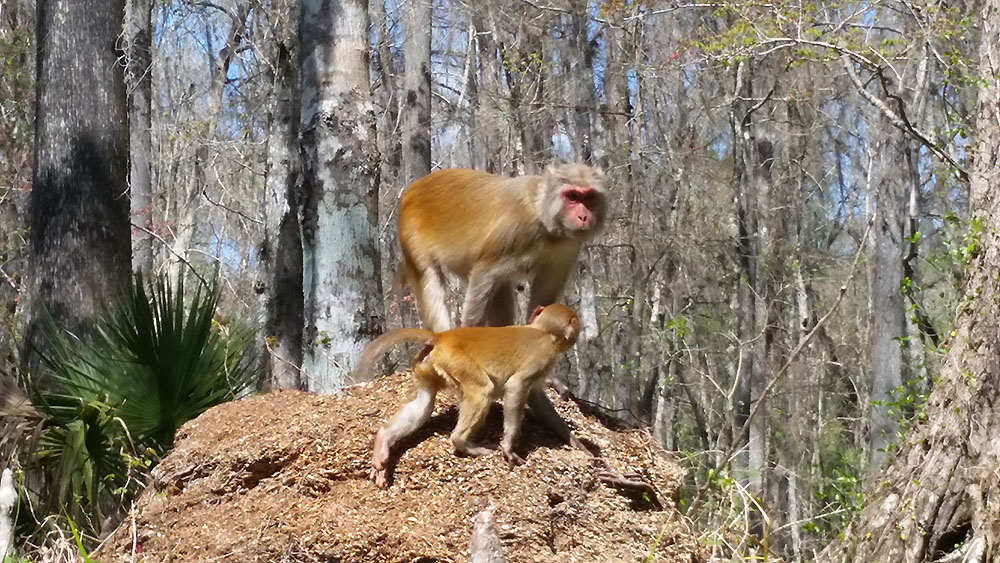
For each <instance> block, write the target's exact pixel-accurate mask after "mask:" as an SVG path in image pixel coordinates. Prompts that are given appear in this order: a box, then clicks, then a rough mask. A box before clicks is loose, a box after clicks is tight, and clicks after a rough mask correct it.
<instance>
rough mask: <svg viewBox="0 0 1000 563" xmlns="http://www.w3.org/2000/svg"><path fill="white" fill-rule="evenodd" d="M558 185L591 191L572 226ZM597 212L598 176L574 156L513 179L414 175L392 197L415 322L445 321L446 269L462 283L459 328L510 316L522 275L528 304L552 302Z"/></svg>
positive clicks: (438, 325) (466, 173)
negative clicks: (583, 217) (396, 199)
mask: <svg viewBox="0 0 1000 563" xmlns="http://www.w3.org/2000/svg"><path fill="white" fill-rule="evenodd" d="M566 185H573V186H580V187H586V188H589V189H592V190H593V191H594V193H595V199H594V200H593V202H592V203H588V204H587V209H588V211H589V212H590V218H589V222H588V223H587V224H585V225H576V224H573V221H572V219H573V217H571V216H570V215H571V213H570V212H569V210H568V208H567V202H566V201H564V199H563V197H562V195H561V190H562V188H563V187H564V186H566ZM606 214H607V201H606V197H605V195H604V176H603V174H601V172H600V171H599V170H596V169H593V168H590V167H589V166H585V165H582V164H564V165H560V166H554V167H549V168H548V169H547V170H546V171H545V173H544V174H542V175H539V176H520V177H517V178H505V177H502V176H497V175H494V174H489V173H486V172H480V171H476V170H467V169H450V170H439V171H436V172H432V173H431V174H428V175H427V176H424V177H423V178H420V179H418V180H417V181H415V182H413V184H411V185H410V186H409V187H408V188H407V189H406V190H405V191H404V193H403V196H402V198H401V199H400V208H399V240H400V245H401V247H402V259H403V265H402V268H401V271H402V273H403V276H404V279H405V281H406V282H407V283H408V284H409V286H410V287H411V289H412V290H413V292H414V295H415V297H416V300H417V305H418V307H419V308H420V316H421V319H422V320H423V321H424V325H425V326H426V327H427V328H429V329H431V330H434V331H438V332H440V331H443V330H445V329H447V328H450V326H451V321H450V316H449V314H448V310H447V307H446V305H445V287H446V286H445V283H444V275H445V273H446V272H448V271H450V272H453V273H454V274H456V275H458V276H460V277H461V278H463V279H465V280H466V281H468V282H469V287H468V290H467V294H466V298H465V303H464V305H463V311H462V315H463V316H462V324H463V325H466V326H470V325H482V324H489V325H493V326H504V325H509V324H511V323H513V322H514V310H513V309H514V303H513V286H512V282H513V281H516V280H522V279H529V280H531V282H532V283H531V285H532V295H531V300H530V301H531V302H530V306H531V307H532V308H533V307H534V306H536V305H547V304H549V303H552V302H554V301H555V300H556V299H557V298H558V296H559V294H560V292H561V291H562V289H563V286H564V285H565V283H566V280H567V279H568V278H569V274H570V272H571V271H572V269H573V266H574V265H575V264H576V259H577V256H578V255H579V252H580V247H581V246H582V244H583V243H584V241H586V240H587V239H589V238H590V237H592V236H594V235H595V234H597V233H598V232H599V231H600V229H601V227H602V226H603V223H604V219H605V216H606Z"/></svg>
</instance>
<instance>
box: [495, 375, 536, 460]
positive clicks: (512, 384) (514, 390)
mask: <svg viewBox="0 0 1000 563" xmlns="http://www.w3.org/2000/svg"><path fill="white" fill-rule="evenodd" d="M525 385H526V384H525V383H524V382H523V381H522V376H519V375H514V376H513V377H511V378H510V379H509V380H508V381H507V386H506V388H505V389H504V397H503V440H501V442H500V445H501V447H502V449H503V456H504V457H505V458H507V463H509V464H510V467H511V468H512V469H513V467H514V466H515V465H521V464H523V463H524V458H522V457H521V456H519V455H517V454H516V453H514V440H516V439H517V435H518V433H519V432H520V430H521V423H522V421H523V420H524V407H525V404H526V402H527V399H528V392H530V390H531V389H530V388H529V387H526V386H525Z"/></svg>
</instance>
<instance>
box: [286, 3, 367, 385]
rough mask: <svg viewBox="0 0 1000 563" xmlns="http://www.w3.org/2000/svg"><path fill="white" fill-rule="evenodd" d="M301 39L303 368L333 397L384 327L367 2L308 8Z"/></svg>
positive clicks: (311, 380)
mask: <svg viewBox="0 0 1000 563" xmlns="http://www.w3.org/2000/svg"><path fill="white" fill-rule="evenodd" d="M301 38H302V115H301V124H302V146H303V168H304V170H303V180H304V181H303V186H304V201H303V204H304V210H303V226H302V247H303V260H304V263H303V270H304V276H303V277H304V288H303V291H304V294H305V319H306V320H305V330H306V334H305V342H306V352H305V357H304V368H305V373H306V377H307V378H308V382H307V387H308V388H309V389H310V390H314V391H336V390H338V389H340V388H341V387H343V385H344V383H345V382H346V379H347V374H348V371H349V370H350V368H351V367H352V366H353V364H354V361H355V359H356V358H357V355H358V353H360V351H361V348H362V347H363V346H364V345H365V344H366V343H367V342H368V341H369V340H371V339H372V338H373V337H374V336H375V335H377V334H380V333H381V332H382V325H383V320H382V319H383V312H382V282H381V276H380V275H379V256H378V245H377V244H376V241H377V233H376V229H375V225H376V222H377V202H378V199H377V189H378V155H377V150H376V146H375V131H374V128H375V127H374V125H375V121H374V120H375V115H374V109H373V107H372V103H371V91H370V85H369V67H368V52H369V43H368V5H367V2H365V1H364V0H339V1H338V0H310V1H307V2H304V3H303V6H302V19H301Z"/></svg>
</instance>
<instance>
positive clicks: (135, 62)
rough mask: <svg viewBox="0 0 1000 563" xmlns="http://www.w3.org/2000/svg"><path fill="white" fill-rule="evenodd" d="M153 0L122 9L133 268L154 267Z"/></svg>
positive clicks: (138, 0)
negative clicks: (125, 59) (126, 85)
mask: <svg viewBox="0 0 1000 563" xmlns="http://www.w3.org/2000/svg"><path fill="white" fill-rule="evenodd" d="M152 13H153V2H152V0H129V1H128V4H127V7H126V12H125V37H126V41H127V45H128V53H127V54H128V59H127V62H126V64H125V75H126V78H127V79H128V113H129V117H128V119H129V162H130V170H129V193H130V194H131V198H130V199H131V218H132V269H133V270H137V271H143V272H149V271H150V269H151V268H152V267H153V237H152V236H150V232H151V230H152V218H153V217H152V207H151V202H152V199H151V197H152V170H151V167H152V161H153V145H152V137H151V132H150V131H151V128H152V122H151V120H150V104H151V100H152V82H153V81H152V77H153V70H152V66H153V43H152V41H153V33H152V20H151V16H152Z"/></svg>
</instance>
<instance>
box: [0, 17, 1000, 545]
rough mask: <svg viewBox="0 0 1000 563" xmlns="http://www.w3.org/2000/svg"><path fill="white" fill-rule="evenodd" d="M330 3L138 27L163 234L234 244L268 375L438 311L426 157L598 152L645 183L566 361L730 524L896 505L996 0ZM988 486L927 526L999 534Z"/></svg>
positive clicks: (972, 247)
mask: <svg viewBox="0 0 1000 563" xmlns="http://www.w3.org/2000/svg"><path fill="white" fill-rule="evenodd" d="M50 3H51V2H39V4H40V5H41V4H50ZM304 4H305V8H304V9H303V10H302V11H301V12H300V11H299V5H298V3H297V2H292V1H291V0H241V1H236V0H218V1H216V2H206V1H193V0H191V1H181V0H156V1H152V0H129V1H128V2H127V10H128V11H127V17H125V26H124V32H123V33H122V34H121V35H120V37H118V39H117V41H118V43H117V47H118V49H120V52H121V58H120V59H119V61H118V62H119V64H120V66H121V68H122V69H123V70H122V71H120V72H122V74H123V76H124V80H125V83H126V84H127V85H128V90H127V95H128V99H129V103H130V104H131V105H130V107H129V117H128V120H129V124H130V128H131V134H132V138H131V140H130V141H129V143H128V144H129V147H130V148H129V151H130V155H131V165H132V169H131V172H130V190H129V192H128V194H129V196H130V214H131V215H130V221H131V237H130V240H131V246H132V266H133V268H134V269H137V270H141V271H142V272H146V273H157V272H163V273H166V274H168V275H169V276H172V277H173V278H174V279H176V278H177V277H178V276H181V275H184V276H188V277H189V278H196V279H197V280H201V281H205V280H207V279H209V278H213V277H215V276H217V279H218V280H220V282H221V302H222V309H223V310H225V311H227V314H228V315H230V316H232V317H234V318H240V319H250V320H251V321H252V322H254V323H257V324H258V325H259V326H261V327H264V329H263V330H261V331H260V337H259V338H257V342H256V351H257V356H258V357H259V358H261V361H260V364H259V369H257V370H256V371H255V374H256V377H257V381H256V387H257V388H259V389H266V388H270V387H274V386H281V387H299V388H303V389H309V390H314V391H320V392H333V391H336V390H337V389H339V388H341V387H342V386H343V385H344V384H346V383H348V382H349V367H350V363H351V361H352V358H353V356H354V355H355V354H356V353H357V351H358V349H359V347H360V346H362V345H363V344H364V343H365V342H367V341H368V340H370V338H371V336H373V335H375V334H377V333H379V332H381V331H382V330H384V329H385V328H391V327H393V326H400V325H413V324H415V322H416V316H415V314H414V312H413V310H412V307H411V305H410V301H409V299H408V297H406V296H405V295H402V294H400V293H398V288H395V287H394V285H393V281H392V280H393V277H394V275H395V264H396V257H397V255H398V245H397V243H396V241H395V238H394V237H395V231H394V221H395V215H394V211H395V204H396V202H397V201H398V197H399V193H400V191H401V190H402V189H403V188H404V187H405V186H406V185H407V184H408V183H409V182H410V181H412V180H413V179H415V178H417V177H419V176H421V175H423V174H425V173H427V172H428V171H430V170H432V169H436V168H445V167H471V168H477V169H482V170H488V171H491V172H495V173H498V174H504V175H518V174H526V173H527V174H530V173H537V172H540V171H541V170H542V169H543V168H544V167H545V165H547V164H548V163H550V162H553V161H559V160H569V161H586V162H591V163H593V164H595V165H596V166H599V167H601V168H602V169H603V170H604V171H605V173H606V175H607V178H608V185H609V195H610V199H611V213H610V216H609V219H608V224H607V227H606V229H605V234H604V235H602V236H601V237H599V238H598V239H596V240H594V241H593V242H592V243H591V244H589V245H588V246H587V247H586V248H585V249H584V252H583V253H582V255H581V259H580V263H579V266H578V268H577V270H576V272H575V276H574V279H573V280H572V281H571V282H570V285H569V287H568V288H567V293H566V296H565V301H566V302H568V303H569V304H571V305H572V306H573V307H574V308H576V310H577V311H578V312H579V314H580V316H581V319H582V323H583V335H582V338H581V341H580V342H579V343H578V344H577V346H576V347H575V348H574V350H573V351H572V352H571V353H570V355H569V357H568V359H567V360H566V361H565V362H564V363H563V364H562V365H560V367H559V369H558V370H557V375H558V376H559V378H560V379H561V380H562V381H563V382H565V384H566V385H567V387H568V388H569V389H570V391H571V392H572V394H573V395H574V396H576V397H577V398H578V399H579V400H580V401H581V402H582V403H584V404H587V405H589V406H592V407H593V408H595V409H597V410H599V411H600V412H602V413H604V414H606V415H608V416H611V417H613V418H615V419H617V420H619V421H622V422H623V423H625V424H628V425H635V426H648V427H649V428H650V429H651V432H652V435H653V436H654V437H655V439H656V440H657V441H658V442H660V443H661V444H662V445H663V446H664V447H665V448H667V449H669V450H673V451H677V452H678V455H680V456H681V457H682V458H683V459H684V462H685V463H686V464H687V466H688V467H689V470H690V471H689V487H688V488H687V490H686V491H685V493H684V494H683V496H682V498H681V499H680V504H681V506H682V508H683V509H685V510H688V511H689V515H690V516H691V517H692V518H694V519H695V520H696V521H697V522H698V524H699V526H700V527H701V528H702V529H707V530H715V531H717V532H718V533H717V534H715V535H712V536H711V538H713V539H712V541H717V542H719V543H721V544H725V545H724V548H725V550H726V551H727V552H730V553H733V554H746V553H748V551H747V550H752V549H756V547H757V546H758V543H757V542H758V541H759V540H760V539H761V538H764V537H767V538H768V542H769V545H770V549H772V550H773V551H774V552H776V553H780V554H781V555H782V556H784V557H786V558H787V559H788V560H811V559H813V558H814V557H815V556H816V555H817V553H818V552H819V551H820V550H821V549H822V548H823V547H824V546H826V545H828V544H829V543H830V541H831V540H832V539H835V538H837V535H838V533H841V532H842V531H843V530H844V527H845V526H846V525H847V524H848V523H850V522H851V521H853V520H855V519H856V518H859V517H862V510H863V508H864V507H865V506H866V505H867V504H868V502H867V501H870V500H871V499H872V498H873V497H872V496H869V495H866V494H865V490H866V489H865V487H866V486H867V485H870V484H871V483H872V482H873V481H876V480H879V479H882V478H884V474H883V469H884V468H885V467H886V466H887V464H889V463H891V462H892V460H893V458H894V454H895V453H896V451H897V447H898V446H897V444H898V443H900V442H901V441H905V437H906V436H907V435H908V434H907V433H908V432H910V431H911V429H912V428H913V427H912V424H913V422H914V421H918V422H919V421H923V420H925V419H927V418H928V411H927V410H926V405H927V402H926V401H927V397H928V396H929V395H930V394H931V392H932V390H934V389H935V388H936V387H938V386H939V383H940V382H941V381H942V379H943V378H944V377H945V376H944V375H943V374H944V371H943V370H944V367H943V366H944V362H943V361H942V359H943V358H945V357H947V356H945V354H947V352H948V350H949V348H950V347H951V344H950V343H951V342H952V339H953V338H954V337H955V336H956V334H960V333H961V330H960V329H959V327H958V326H957V325H956V324H955V322H954V321H955V315H956V312H959V313H961V312H962V311H963V310H964V308H967V307H969V303H970V297H969V296H970V293H969V291H968V290H967V287H968V286H967V285H966V284H965V281H966V280H967V279H969V278H970V276H971V275H972V274H975V273H977V272H982V271H985V269H986V267H987V266H990V263H989V262H987V263H986V266H982V265H981V264H979V263H978V262H976V260H977V259H980V258H981V253H982V252H983V249H984V248H989V244H988V242H984V240H983V237H984V236H987V235H985V234H984V233H988V234H991V233H992V232H993V231H992V228H991V225H992V224H993V223H992V221H993V219H992V216H991V215H990V214H989V213H990V211H989V210H990V209H991V207H986V206H981V205H977V204H976V203H975V202H976V198H975V189H974V186H975V185H976V182H977V180H976V178H977V174H979V177H986V178H993V179H992V180H990V181H991V182H994V183H989V182H986V183H985V184H983V185H984V186H986V187H992V188H995V187H996V185H995V181H996V180H995V172H990V169H989V168H986V169H985V170H986V171H985V172H982V170H983V168H982V167H983V166H985V165H984V164H983V163H982V162H981V161H985V160H989V159H988V158H985V157H984V158H981V161H978V162H977V160H976V159H975V158H974V156H975V155H976V154H977V153H976V150H975V148H974V144H973V143H974V142H975V141H976V139H986V138H989V136H988V135H986V134H983V133H982V123H981V122H977V115H978V114H977V107H981V106H982V104H983V103H984V102H983V100H984V99H989V98H988V96H989V95H995V91H994V90H995V88H996V84H995V81H996V75H995V74H994V75H984V74H983V72H982V69H983V68H987V67H986V66H985V65H986V64H987V62H989V61H995V60H996V49H997V45H996V43H997V41H998V39H997V37H996V36H995V35H990V33H989V32H988V31H984V29H986V30H988V29H990V28H989V26H990V25H995V20H996V19H997V18H998V16H997V14H996V6H995V2H994V3H993V4H991V3H989V2H981V3H971V4H963V3H961V2H957V3H953V2H943V1H942V2H937V1H933V0H921V1H919V2H912V1H909V0H899V1H897V0H885V1H878V2H854V3H852V2H850V1H843V0H837V1H833V2H830V1H818V2H805V1H802V0H795V1H788V2H786V1H783V0H782V1H777V2H760V1H743V0H732V1H730V0H725V1H721V2H655V1H650V2H626V1H621V0H614V1H610V2H572V1H564V0H519V1H503V0H489V1H486V2H476V3H462V2H457V1H456V2H447V1H434V2H433V3H430V4H428V3H422V2H418V1H416V0H409V1H404V2H395V1H389V2H385V3H383V2H374V3H370V4H368V3H365V2H346V1H345V2H318V3H315V2H310V3H304ZM331 5H332V6H335V9H336V10H340V11H339V12H337V13H338V14H340V17H341V18H342V19H343V20H344V21H348V20H350V18H357V19H356V20H351V21H354V23H360V24H363V27H361V28H360V29H363V30H365V33H363V34H361V35H360V37H361V38H362V40H363V42H364V43H365V44H366V45H365V46H364V47H363V48H362V49H361V51H364V55H365V58H363V59H360V60H361V61H362V63H363V65H362V66H357V65H356V67H355V68H351V64H354V61H353V59H352V60H351V61H348V60H346V59H345V60H341V59H338V58H336V57H329V54H330V53H331V52H335V51H326V54H327V58H326V59H323V60H326V61H332V62H329V64H328V65H327V67H325V68H326V70H324V69H323V68H321V69H320V70H316V68H320V67H321V65H315V66H314V67H310V66H309V65H308V64H307V62H309V61H313V62H315V60H316V57H317V56H319V55H317V53H318V52H320V51H322V49H323V45H324V41H325V40H326V39H331V38H332V41H331V42H335V41H336V40H338V39H343V38H344V37H346V35H344V33H343V32H344V28H341V27H337V26H334V27H336V29H333V28H330V26H327V27H324V25H323V20H321V19H319V18H317V17H316V16H317V14H318V13H322V14H327V15H329V12H325V11H324V10H329V9H333V8H331V7H330V6H331ZM316 6H320V7H319V8H317V7H316ZM317 10H318V11H317ZM41 13H42V11H39V12H36V6H35V2H33V1H30V0H6V2H5V3H3V4H0V69H2V78H0V120H2V125H0V135H2V137H0V217H2V220H0V274H2V279H0V302H2V304H3V307H2V308H0V352H2V353H3V361H4V364H5V365H4V366H3V369H4V373H5V374H8V375H10V374H19V373H20V374H21V375H20V381H21V384H22V385H23V381H24V378H25V377H26V375H25V374H24V373H22V372H21V371H20V367H21V361H22V360H24V359H25V358H23V357H22V356H23V354H22V353H21V352H20V350H21V349H22V347H23V344H24V341H25V340H26V339H30V338H32V336H31V334H30V333H29V334H27V335H26V333H25V332H24V328H23V327H24V326H25V325H24V321H23V319H22V317H23V316H24V315H25V312H24V309H25V307H24V305H23V301H24V300H25V299H24V296H25V295H30V293H31V292H30V291H28V290H29V289H30V287H31V284H32V283H33V281H32V279H31V275H30V272H31V266H30V264H29V255H30V252H29V247H30V246H31V234H30V232H29V229H28V227H29V224H30V220H29V219H30V214H31V213H39V212H41V211H40V210H39V209H38V208H37V206H36V208H32V207H31V206H29V199H30V198H31V191H32V187H33V186H32V182H33V178H34V177H35V176H34V175H35V174H36V170H35V164H36V163H35V158H36V157H35V148H34V147H35V143H36V142H37V139H36V138H35V134H36V133H35V131H36V129H35V118H36V109H37V108H36V103H35V102H36V86H38V84H36V75H35V68H36V63H37V62H38V61H36V47H37V42H38V37H37V36H36V24H38V23H39V22H37V21H36V14H41ZM991 18H992V19H991ZM327 21H333V20H327ZM369 22H370V27H369ZM345 25H346V24H345ZM338 26H339V24H338ZM993 29H995V28H993ZM991 57H992V58H991ZM983 61H987V62H983ZM991 64H992V63H991ZM338 65H340V67H339V68H335V67H337V66H338ZM310 68H312V70H310ZM324 72H325V73H326V74H324ZM352 72H353V74H351V73H352ZM359 72H360V74H359ZM338 73H339V74H338ZM344 76H348V77H352V79H353V81H352V80H347V81H344V86H343V87H342V88H341V90H339V91H338V93H337V94H336V95H335V96H329V93H330V91H331V90H330V88H331V86H330V83H331V81H332V82H336V81H337V80H339V78H338V77H344ZM331 77H332V79H333V80H331ZM359 77H360V78H359ZM78 80H80V81H81V83H84V84H86V83H87V82H86V81H87V78H86V77H79V78H78ZM357 84H363V86H361V87H355V85H357ZM300 85H301V87H300ZM369 86H370V88H369ZM991 88H992V89H991ZM324 95H327V96H328V97H327V98H324V97H323V96H324ZM337 96H340V97H339V98H338V97H337ZM143 99H145V102H144V103H143ZM330 100H334V102H333V107H335V108H336V109H335V111H333V112H332V113H327V114H324V113H323V111H326V110H329V108H330V107H331V106H330V105H329V102H330ZM324 104H326V105H324ZM977 104H978V105H977ZM38 111H42V109H38ZM331 115H332V117H331ZM324 120H325V121H324ZM331 123H333V125H334V126H331ZM994 125H995V126H996V127H997V128H998V130H1000V123H998V124H994ZM324 126H326V127H328V128H329V129H331V130H336V129H338V128H339V129H342V130H344V131H348V132H350V133H351V134H350V137H351V138H353V139H354V142H356V144H355V145H350V144H347V143H342V142H341V141H342V140H343V138H340V140H337V139H334V138H333V137H331V136H330V135H329V134H324V133H322V132H320V130H321V129H323V127H324ZM977 133H979V135H978V136H977V135H976V134H977ZM990 134H992V135H994V136H995V134H996V133H995V131H993V130H991V133H990ZM324 135H325V136H324ZM994 140H995V139H994ZM338 143H341V144H338ZM994 148H995V147H994ZM345 150H346V152H347V153H350V154H352V155H353V156H351V157H349V158H340V157H341V156H342V154H343V153H342V152H337V151H345ZM334 153H336V154H337V155H338V156H337V157H336V158H335V157H334V156H332V155H333V154H334ZM978 154H980V155H985V154H991V153H986V152H979V153H978ZM992 158H995V156H994V157H992ZM352 159H353V160H352ZM137 167H138V168H137ZM334 167H337V169H338V170H339V172H330V170H331V169H332V168H334ZM977 167H978V168H977ZM977 171H978V172H977ZM983 174H985V176H983ZM991 174H992V176H991ZM983 182H985V180H983ZM981 183H982V182H981ZM324 186H325V188H324ZM987 192H988V190H985V189H984V190H983V192H982V193H983V194H986V193H987ZM983 201H992V200H991V199H987V200H982V201H979V203H983ZM331 207H336V208H338V209H339V210H338V211H333V212H331V211H330V208H331ZM358 209H360V210H361V211H358ZM970 210H972V211H976V210H980V211H984V212H985V216H984V215H977V214H976V213H973V212H971V211H970ZM338 213H340V214H339V215H338ZM441 213H447V210H441ZM338 221H341V222H340V223H338ZM331 257H332V258H331ZM127 277H128V276H127V274H126V276H125V278H127ZM26 292H27V293H26ZM986 293H989V292H988V291H987V292H986ZM980 295H981V292H980V293H976V294H975V298H981V297H980ZM345 296H346V297H345ZM331 304H332V305H331ZM994 338H995V335H994ZM300 368H301V369H300ZM993 371H994V372H995V370H993ZM991 373H993V372H991ZM994 375H996V374H995V373H994ZM11 377H14V376H13V375H11ZM967 379H968V378H967ZM949 381H950V379H949ZM991 392H992V391H991ZM9 455H11V456H12V455H13V453H12V454H9ZM958 512H959V511H958V510H957V509H956V511H955V513H956V514H957V513H958ZM972 512H974V511H972ZM956 518H957V520H956V521H951V520H949V521H948V522H945V523H944V524H942V525H941V526H942V528H941V532H940V533H937V535H936V536H935V535H934V534H931V533H928V534H927V538H926V539H925V540H923V543H921V545H920V548H919V549H918V550H917V551H920V552H921V553H923V554H925V555H924V557H925V558H927V559H931V558H933V557H935V554H943V553H948V552H951V551H952V550H953V549H955V548H956V547H960V546H962V545H965V546H966V547H965V548H964V549H967V550H968V549H974V545H975V544H974V541H973V540H975V538H976V537H978V536H977V535H976V533H974V532H972V531H970V529H973V528H974V526H972V525H971V524H970V522H972V521H974V520H975V519H974V518H973V517H972V516H969V517H966V518H964V519H963V518H958V517H956ZM946 530H947V531H954V530H959V531H963V530H964V533H959V534H957V535H954V534H953V535H948V534H946V533H944V532H945V531H946ZM942 537H944V539H942ZM990 537H992V536H990ZM985 541H987V544H988V545H994V544H992V543H989V542H990V541H996V538H995V537H994V538H993V540H989V539H987V540H985ZM902 542H904V544H905V543H906V536H905V534H903V539H902ZM969 545H973V547H972V548H970V547H968V546H969Z"/></svg>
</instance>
